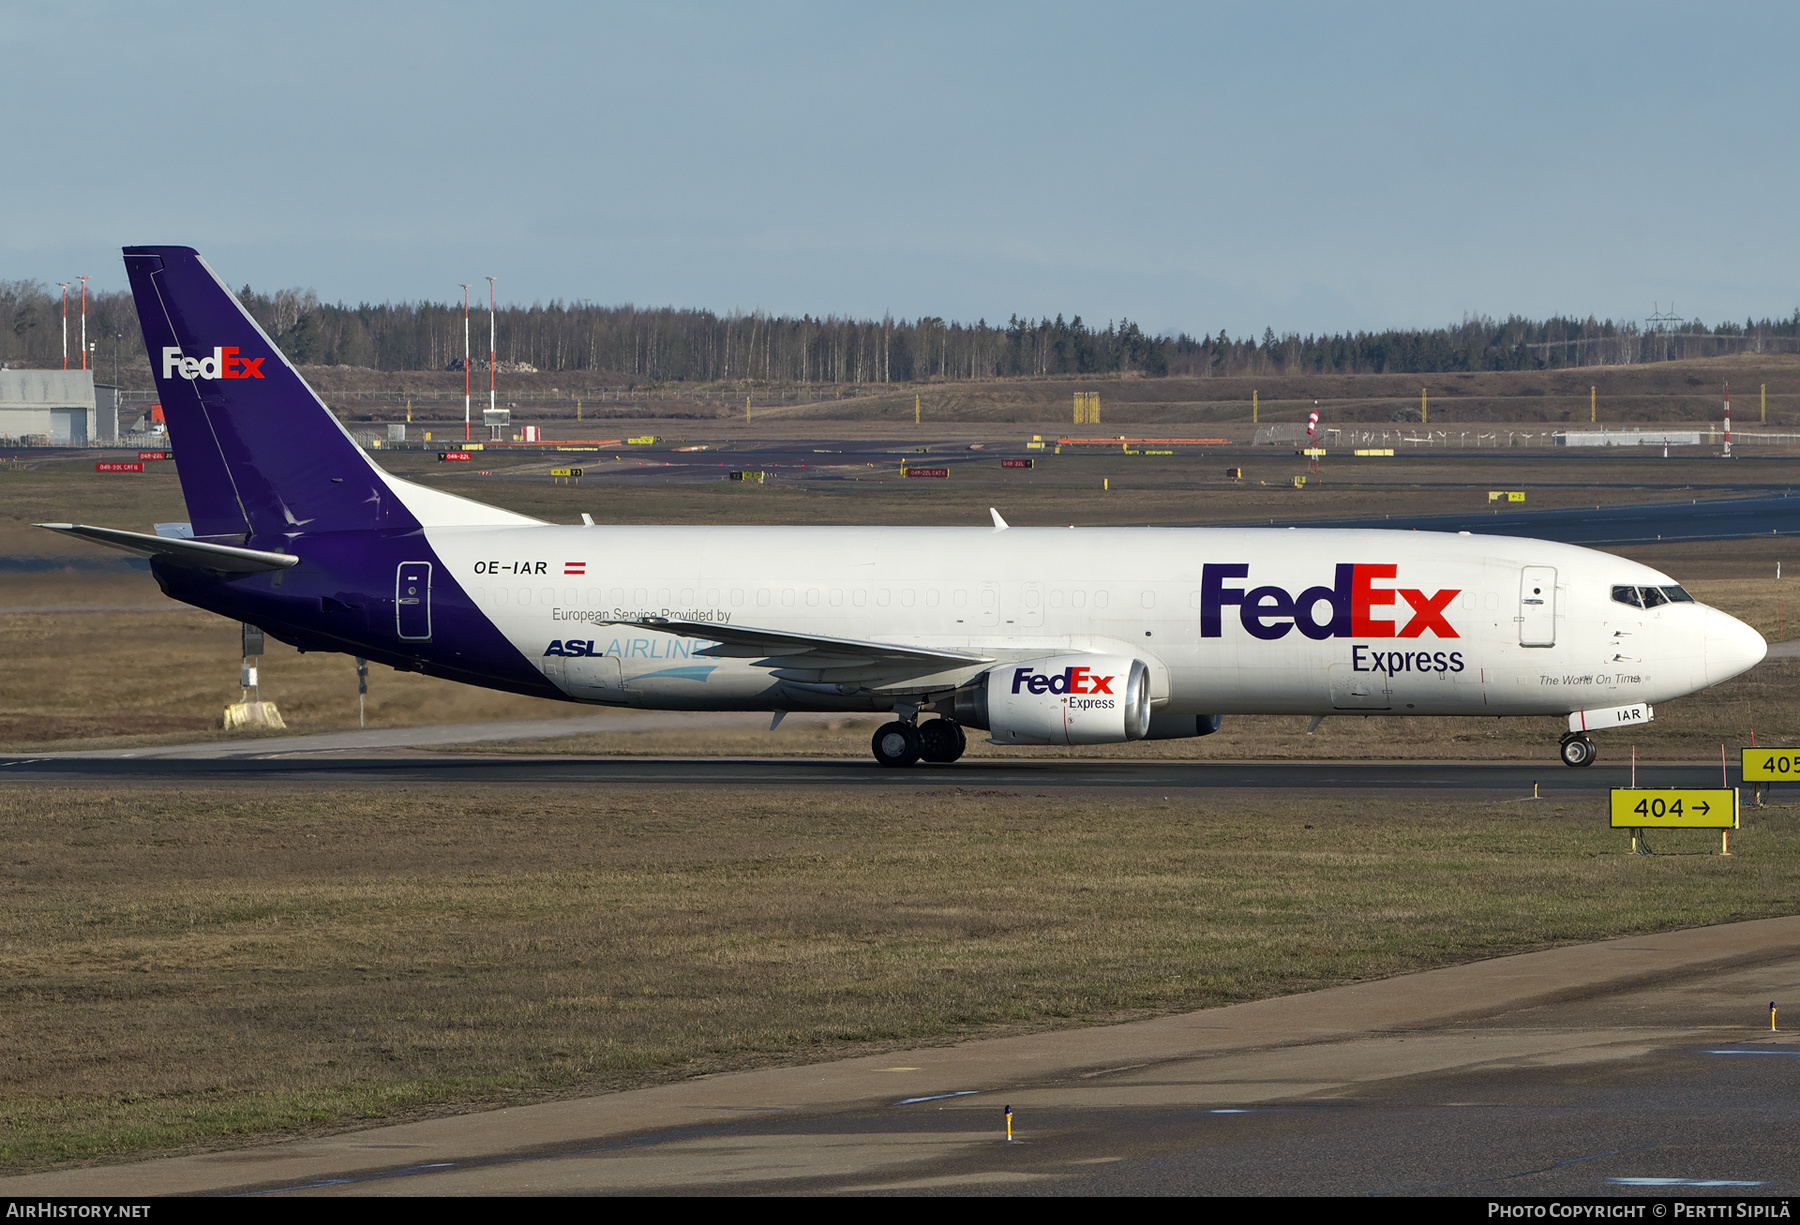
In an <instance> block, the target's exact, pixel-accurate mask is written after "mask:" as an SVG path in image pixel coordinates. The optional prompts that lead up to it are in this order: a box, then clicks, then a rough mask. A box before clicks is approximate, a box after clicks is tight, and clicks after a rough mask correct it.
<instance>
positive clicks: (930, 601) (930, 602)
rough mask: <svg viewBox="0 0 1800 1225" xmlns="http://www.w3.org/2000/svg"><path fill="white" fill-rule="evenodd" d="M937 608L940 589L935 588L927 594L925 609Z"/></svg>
mask: <svg viewBox="0 0 1800 1225" xmlns="http://www.w3.org/2000/svg"><path fill="white" fill-rule="evenodd" d="M937 606H938V589H937V588H936V587H933V588H932V589H931V590H929V591H927V592H926V593H925V607H927V608H936V607H937Z"/></svg>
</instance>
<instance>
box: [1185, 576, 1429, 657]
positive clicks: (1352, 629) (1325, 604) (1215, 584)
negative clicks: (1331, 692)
mask: <svg viewBox="0 0 1800 1225" xmlns="http://www.w3.org/2000/svg"><path fill="white" fill-rule="evenodd" d="M1397 574H1398V567H1395V566H1383V565H1370V564H1366V563H1362V562H1356V563H1346V564H1343V565H1339V566H1338V567H1337V581H1336V582H1335V583H1333V584H1332V585H1331V586H1329V587H1323V586H1320V587H1308V588H1307V589H1306V590H1304V591H1302V592H1300V593H1299V594H1298V595H1294V594H1292V593H1290V592H1288V591H1287V590H1285V589H1284V588H1281V587H1250V586H1248V585H1247V584H1246V585H1245V586H1244V587H1227V586H1226V585H1225V584H1226V582H1227V581H1228V580H1230V579H1248V578H1249V577H1250V567H1249V566H1247V565H1209V566H1207V567H1205V569H1204V570H1202V571H1201V576H1200V636H1201V637H1202V638H1217V637H1219V636H1220V635H1221V632H1222V631H1221V622H1222V620H1223V612H1224V609H1225V607H1226V606H1227V605H1236V606H1237V609H1238V620H1239V621H1240V622H1242V623H1243V626H1244V629H1245V630H1246V631H1247V632H1248V633H1249V634H1250V636H1251V637H1253V638H1261V639H1264V640H1265V641H1273V640H1274V639H1277V638H1284V637H1286V636H1287V634H1288V631H1290V630H1295V629H1297V630H1299V631H1300V632H1301V633H1302V634H1304V635H1305V636H1306V637H1308V638H1312V639H1315V640H1323V639H1326V638H1351V637H1355V638H1418V637H1420V636H1421V635H1423V634H1424V633H1425V632H1426V631H1427V630H1429V631H1430V632H1431V634H1432V635H1433V636H1434V637H1438V638H1458V637H1461V635H1459V634H1458V633H1457V632H1456V630H1455V628H1454V627H1453V626H1451V624H1450V622H1449V621H1448V620H1446V619H1445V617H1444V610H1445V609H1446V608H1448V607H1449V606H1450V601H1451V600H1454V599H1455V598H1456V597H1457V596H1458V595H1461V594H1462V588H1460V587H1446V588H1444V589H1443V590H1441V591H1430V592H1427V591H1421V590H1419V589H1417V588H1413V587H1378V586H1376V583H1378V582H1380V581H1382V580H1385V579H1393V578H1395V577H1396V576H1397ZM1401 601H1404V602H1405V604H1406V607H1407V609H1408V610H1409V611H1410V616H1408V618H1407V619H1406V621H1405V622H1404V623H1402V622H1400V621H1399V620H1398V619H1390V618H1389V617H1383V616H1380V615H1379V614H1380V613H1382V612H1387V611H1389V610H1388V606H1389V605H1393V606H1394V607H1393V610H1392V611H1393V612H1398V611H1400V609H1399V605H1400V602H1401Z"/></svg>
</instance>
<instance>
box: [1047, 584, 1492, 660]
mask: <svg viewBox="0 0 1800 1225" xmlns="http://www.w3.org/2000/svg"><path fill="white" fill-rule="evenodd" d="M1397 575H1398V567H1396V566H1391V565H1371V564H1366V563H1363V562H1355V563H1344V564H1341V565H1339V566H1338V567H1337V575H1336V580H1337V581H1336V582H1334V583H1333V584H1332V585H1331V586H1329V587H1325V586H1318V587H1308V588H1307V589H1306V590H1304V591H1302V592H1300V593H1299V594H1298V595H1295V594H1293V593H1291V592H1289V591H1287V590H1286V589H1285V588H1281V587H1274V586H1264V587H1251V586H1249V585H1248V584H1247V583H1246V584H1245V585H1244V586H1241V587H1237V586H1233V587H1228V586H1226V583H1228V582H1230V581H1232V580H1234V579H1237V580H1246V579H1248V578H1249V577H1250V567H1249V566H1248V565H1243V564H1238V565H1209V566H1207V567H1205V568H1204V570H1202V572H1201V576H1200V636H1201V637H1202V638H1218V637H1220V636H1221V634H1222V632H1223V631H1222V628H1221V625H1222V622H1223V619H1224V610H1225V608H1226V607H1227V606H1235V607H1236V608H1237V610H1238V620H1239V621H1240V622H1241V623H1242V624H1243V627H1244V629H1245V631H1246V632H1247V633H1249V635H1250V636H1251V637H1252V638H1261V639H1263V640H1265V641H1273V640H1274V639H1277V638H1284V637H1286V636H1287V634H1288V633H1289V631H1291V630H1295V629H1297V630H1299V631H1300V632H1301V633H1302V634H1304V635H1305V636H1306V637H1308V638H1312V639H1314V640H1323V639H1326V638H1350V637H1356V638H1418V637H1420V636H1421V635H1423V634H1424V633H1425V632H1426V631H1428V630H1429V631H1430V632H1431V634H1432V635H1433V636H1434V637H1437V638H1457V637H1460V636H1461V635H1459V634H1458V633H1457V632H1456V630H1455V628H1454V627H1453V626H1451V624H1450V622H1449V621H1448V620H1447V619H1446V618H1445V616H1444V610H1445V609H1446V608H1448V607H1449V606H1450V601H1451V600H1454V599H1455V598H1456V597H1457V596H1458V595H1460V594H1462V588H1460V587H1446V588H1444V589H1443V590H1441V591H1431V592H1427V591H1421V590H1419V589H1417V588H1413V587H1386V586H1376V584H1377V583H1378V582H1382V581H1384V580H1391V579H1393V578H1395V577H1397ZM1402 602H1404V603H1405V606H1406V611H1407V613H1408V616H1407V619H1406V620H1405V621H1404V622H1401V621H1400V620H1399V619H1398V617H1397V616H1396V615H1395V614H1398V613H1399V612H1400V611H1401V608H1400V605H1401V603H1402ZM1390 606H1391V607H1390ZM1384 613H1385V614H1387V615H1385V616H1384V615H1382V614H1384ZM1015 692H1016V690H1015Z"/></svg>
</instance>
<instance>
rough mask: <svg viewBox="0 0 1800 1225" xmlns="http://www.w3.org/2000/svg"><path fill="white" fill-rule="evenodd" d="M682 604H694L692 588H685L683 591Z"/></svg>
mask: <svg viewBox="0 0 1800 1225" xmlns="http://www.w3.org/2000/svg"><path fill="white" fill-rule="evenodd" d="M681 602H682V603H683V604H692V603H693V602H694V589H693V588H692V587H683V588H682V589H681Z"/></svg>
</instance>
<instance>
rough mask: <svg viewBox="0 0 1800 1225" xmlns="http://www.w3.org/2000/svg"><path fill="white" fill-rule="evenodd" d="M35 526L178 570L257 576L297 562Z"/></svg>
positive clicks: (167, 540)
mask: <svg viewBox="0 0 1800 1225" xmlns="http://www.w3.org/2000/svg"><path fill="white" fill-rule="evenodd" d="M36 526H38V527H41V528H47V529H49V530H50V531H52V532H61V533H62V534H63V535H65V536H79V537H80V538H81V539H83V540H91V541H93V542H94V543H95V544H103V545H105V546H106V547H107V548H109V549H123V550H125V551H126V552H127V553H136V554H138V555H140V556H142V557H160V558H162V559H163V560H164V561H169V562H173V563H175V564H176V565H178V566H189V567H192V568H193V569H196V570H219V571H223V572H224V573H226V574H260V573H263V572H266V571H269V570H285V569H287V567H289V566H291V565H293V564H294V563H295V562H298V561H299V560H300V559H299V558H298V557H291V556H289V555H288V554H286V553H267V552H264V551H263V550H262V549H245V548H239V547H238V546H236V545H229V544H208V543H207V542H206V541H204V540H187V539H183V538H182V537H179V536H146V535H145V534H144V533H142V532H121V531H119V530H118V529H117V528H110V527H88V526H87V525H85V524H81V523H39V524H37V525H36Z"/></svg>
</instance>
